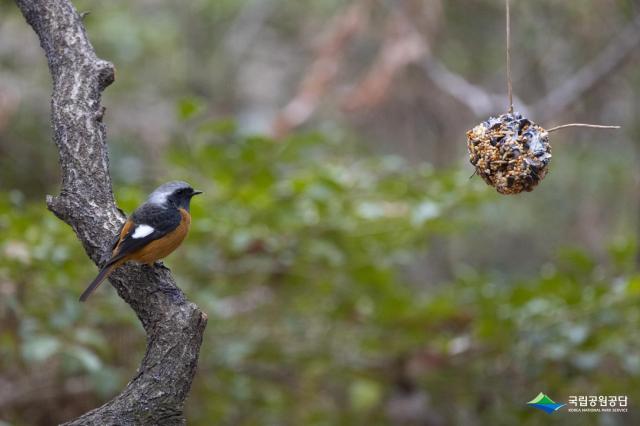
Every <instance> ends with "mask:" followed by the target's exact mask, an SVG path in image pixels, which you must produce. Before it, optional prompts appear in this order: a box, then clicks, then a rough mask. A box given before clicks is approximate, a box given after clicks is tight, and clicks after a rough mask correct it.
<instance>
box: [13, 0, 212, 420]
mask: <svg viewBox="0 0 640 426" xmlns="http://www.w3.org/2000/svg"><path fill="white" fill-rule="evenodd" d="M16 3H17V5H18V7H19V8H20V10H21V11H22V13H23V15H24V16H25V18H26V20H27V22H28V23H29V24H30V25H31V26H32V27H33V29H34V31H35V32H36V34H37V35H38V37H39V38H40V44H41V45H42V48H43V49H44V51H45V53H46V56H47V60H48V63H49V70H50V72H51V77H52V79H53V95H52V102H51V107H52V126H53V131H54V135H53V139H54V142H55V144H56V146H57V148H58V152H59V154H60V167H61V170H62V191H61V194H60V195H59V196H57V197H52V196H49V197H47V204H48V207H49V209H50V210H51V211H52V212H53V213H54V214H55V215H56V216H58V217H59V218H60V219H62V220H63V221H65V222H66V223H67V224H69V225H70V226H71V227H72V228H73V230H74V231H75V233H76V235H77V236H78V239H79V240H80V241H81V242H82V244H83V246H84V248H85V251H86V252H87V254H88V255H89V257H90V258H91V259H92V260H93V261H94V262H95V263H96V264H97V265H98V266H100V265H102V264H103V263H104V262H105V261H106V259H107V258H108V256H109V254H110V247H111V243H112V241H113V238H114V236H115V235H117V232H118V229H119V227H120V226H121V224H122V223H123V222H124V220H125V218H124V215H123V214H122V212H121V211H120V210H119V209H118V208H117V207H116V205H115V202H114V197H113V192H112V189H111V178H110V176H109V170H108V156H107V146H106V131H105V126H104V124H103V123H102V118H103V114H104V108H103V107H102V106H101V105H100V100H101V94H102V91H103V90H104V89H105V88H106V87H107V86H109V85H110V84H111V83H112V82H113V80H114V75H115V74H114V68H113V65H112V64H110V63H109V62H106V61H103V60H101V59H99V58H98V57H97V56H96V54H95V52H94V50H93V47H92V46H91V43H90V42H89V40H88V38H87V35H86V32H85V29H84V26H83V24H82V20H81V17H80V15H79V14H78V13H77V11H76V10H75V9H74V7H73V6H72V5H71V3H70V2H69V1H68V0H16ZM111 282H112V284H113V286H114V287H115V288H116V290H117V291H118V294H119V295H120V297H122V298H123V299H124V300H125V301H126V302H127V303H128V304H129V305H130V306H131V308H133V309H134V311H135V312H136V314H137V316H138V318H139V319H140V321H141V322H142V325H143V327H144V329H145V331H146V333H147V351H146V354H145V356H144V358H143V360H142V364H141V365H140V367H139V370H138V372H137V374H136V375H135V377H134V378H133V379H132V380H131V381H130V382H129V384H128V385H127V386H126V388H125V389H124V390H123V391H122V392H121V393H120V394H119V395H117V396H116V397H115V398H113V399H112V400H111V401H109V402H107V403H106V404H104V405H103V406H102V407H100V408H97V409H95V410H92V411H90V412H88V413H87V414H85V415H83V416H81V417H80V418H78V419H76V420H74V421H72V422H70V423H68V424H74V425H85V424H91V425H116V424H117V425H134V424H135V425H140V424H144V425H177V424H185V420H184V416H183V407H184V400H185V398H186V397H187V394H188V392H189V389H190V388H191V382H192V380H193V377H194V375H195V371H196V366H197V362H198V354H199V351H200V345H201V343H202V335H203V332H204V328H205V326H206V320H207V317H206V315H205V314H203V313H202V312H201V311H200V310H199V309H198V307H197V306H196V305H194V304H193V303H191V302H189V301H188V300H186V298H185V296H184V294H183V293H182V291H181V290H180V289H179V288H178V287H177V286H176V284H175V282H174V281H173V278H172V277H171V274H170V272H169V270H168V269H166V268H164V267H161V266H156V267H148V266H141V265H129V266H127V267H123V268H120V269H119V270H118V271H116V272H115V273H114V274H113V275H112V278H111ZM88 308H89V305H87V309H88Z"/></svg>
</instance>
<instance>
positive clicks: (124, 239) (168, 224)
mask: <svg viewBox="0 0 640 426" xmlns="http://www.w3.org/2000/svg"><path fill="white" fill-rule="evenodd" d="M197 194H202V191H196V190H194V189H193V188H192V187H191V185H189V184H188V183H186V182H180V181H175V182H169V183H165V184H164V185H161V186H159V187H158V188H157V189H156V190H155V191H153V192H152V193H151V195H149V198H148V199H147V201H145V203H144V204H142V205H141V206H140V207H138V208H137V209H136V210H135V211H134V212H133V214H132V215H131V216H130V217H129V218H128V219H127V221H126V222H125V223H124V225H122V229H121V230H120V237H119V238H118V240H117V241H116V243H115V244H114V246H113V252H112V253H111V258H110V259H109V261H108V262H107V263H106V264H105V265H104V266H103V267H102V269H100V272H99V273H98V276H97V277H96V278H95V279H94V280H93V281H92V282H91V284H89V286H88V287H87V289H86V290H85V291H84V292H83V293H82V295H81V296H80V301H81V302H84V301H85V300H87V298H88V297H89V295H91V293H92V292H93V291H94V290H95V289H96V288H97V287H98V286H99V285H100V284H101V283H102V282H103V281H104V280H105V279H106V278H107V277H109V275H110V274H111V273H112V272H113V271H114V269H116V268H117V267H119V266H120V265H122V264H123V263H125V262H128V261H130V260H131V261H134V262H137V263H146V264H148V265H153V263H154V262H156V261H157V260H160V259H163V258H165V257H167V256H168V255H169V254H171V253H172V252H173V251H174V250H175V249H176V248H178V246H180V244H181V243H182V241H183V240H184V238H185V237H186V236H187V233H188V232H189V226H190V224H191V215H190V213H189V205H190V202H191V197H193V196H194V195H197Z"/></svg>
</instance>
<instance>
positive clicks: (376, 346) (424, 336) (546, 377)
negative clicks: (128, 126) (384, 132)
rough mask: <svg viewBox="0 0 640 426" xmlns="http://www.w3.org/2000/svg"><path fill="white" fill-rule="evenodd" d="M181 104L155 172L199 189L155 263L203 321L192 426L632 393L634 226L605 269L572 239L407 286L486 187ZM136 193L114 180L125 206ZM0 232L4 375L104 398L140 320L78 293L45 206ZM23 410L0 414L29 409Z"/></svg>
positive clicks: (443, 414) (22, 206)
mask: <svg viewBox="0 0 640 426" xmlns="http://www.w3.org/2000/svg"><path fill="white" fill-rule="evenodd" d="M185 104H186V103H181V104H180V106H179V113H180V114H181V115H182V116H183V118H184V119H186V120H189V123H190V124H188V126H187V127H188V128H190V131H189V132H188V133H187V134H185V135H183V137H184V138H186V139H188V140H189V141H190V143H189V145H188V148H186V149H185V145H184V144H182V143H177V144H176V145H175V146H174V147H173V148H171V149H170V150H169V151H168V157H167V159H166V164H167V167H168V169H167V177H169V176H171V177H174V178H175V177H179V178H182V179H185V180H188V181H189V182H191V183H192V184H193V185H194V186H196V187H198V188H201V189H204V191H205V195H203V196H202V197H201V198H198V199H197V200H195V201H194V203H193V206H192V214H193V217H194V222H193V228H192V232H191V235H190V237H189V239H188V242H187V243H186V244H185V245H184V246H183V247H182V248H181V250H179V251H178V252H176V254H174V255H172V257H170V258H169V260H168V261H167V263H168V264H169V265H170V266H174V268H173V269H174V272H175V273H176V275H177V280H178V282H179V283H180V285H181V287H182V288H183V289H184V290H185V292H186V293H187V294H188V296H189V297H190V298H191V299H193V300H194V301H195V302H196V303H198V305H199V306H200V307H201V308H202V309H203V310H204V311H205V312H207V313H208V315H209V326H208V327H207V330H206V336H205V341H204V345H203V348H202V352H201V357H200V365H199V369H198V375H197V378H196V381H195V383H194V389H193V391H192V395H191V397H190V399H189V402H188V408H187V414H188V418H189V420H190V423H191V424H202V425H205V424H318V425H320V424H327V425H329V424H387V423H388V422H389V417H390V416H394V415H397V414H393V413H395V412H396V411H397V409H394V408H393V407H394V406H395V405H394V404H396V405H397V404H402V401H403V400H408V399H411V398H417V399H418V400H420V401H423V402H422V405H421V406H420V408H418V412H419V413H421V415H422V416H423V418H429V419H431V420H430V421H431V422H433V423H432V424H441V423H443V422H444V424H462V423H465V422H466V420H465V419H469V418H473V419H476V420H475V421H477V422H479V423H481V424H539V421H540V419H541V417H540V414H539V413H537V412H534V411H533V410H531V409H530V408H528V407H526V406H525V405H524V403H525V402H526V401H528V400H530V399H531V398H532V397H533V396H535V394H537V392H539V391H545V392H548V393H550V394H551V395H552V396H554V397H555V398H556V399H560V398H562V397H564V395H569V394H584V393H585V389H588V393H589V394H618V393H620V389H628V392H627V393H628V394H629V397H630V398H631V400H634V399H636V398H640V394H639V392H637V391H635V390H634V389H635V388H636V386H635V385H636V384H637V375H638V373H639V372H640V356H638V355H637V352H638V347H637V339H635V340H634V339H630V337H632V336H635V335H637V324H638V320H639V318H638V313H637V310H636V309H635V308H634V306H635V305H636V304H637V303H638V302H639V301H640V300H639V299H640V276H638V275H637V274H636V273H635V272H634V271H635V268H634V257H635V253H636V247H635V244H633V243H631V241H630V240H629V241H627V240H620V241H617V242H616V243H615V244H612V245H611V247H610V249H609V253H610V256H609V257H610V262H607V263H606V264H602V263H598V262H597V261H596V260H595V259H593V258H592V257H591V256H590V255H589V254H588V253H586V252H585V251H584V250H581V249H579V248H573V249H565V250H563V251H562V252H560V253H558V254H557V256H556V259H555V261H554V262H552V263H547V264H545V265H543V266H542V267H541V268H540V271H539V274H538V275H537V276H535V277H532V278H528V279H521V280H518V279H516V280H509V279H505V276H503V275H500V274H496V273H491V272H488V273H487V272H481V271H477V270H475V269H473V268H471V267H469V266H466V267H460V268H458V269H457V275H456V278H455V279H454V280H452V281H451V282H441V283H434V282H424V281H421V280H417V281H416V280H415V279H411V278H410V273H409V266H410V265H411V264H413V263H415V262H416V259H417V256H418V254H419V253H421V252H423V251H424V250H438V246H437V245H434V243H433V242H434V241H438V238H441V237H447V236H449V237H453V236H454V235H456V234H460V233H463V232H469V226H471V225H470V224H472V223H473V221H474V219H473V218H474V216H475V215H477V214H478V212H479V210H480V209H481V208H482V207H483V206H485V205H486V202H487V201H488V200H491V199H494V198H495V195H493V193H492V192H490V191H489V190H487V189H486V188H485V187H484V184H483V183H481V182H480V181H479V180H474V181H470V180H469V177H468V175H466V174H465V173H464V172H460V171H448V172H447V171H435V170H433V168H432V167H430V166H429V165H427V164H419V165H409V164H407V162H406V161H404V160H402V159H401V158H399V157H395V156H377V155H376V156H372V155H368V154H365V153H363V152H361V150H360V149H358V148H357V145H354V144H353V143H350V142H348V141H347V140H344V139H343V140H329V139H326V138H323V137H322V136H319V135H298V136H294V137H291V138H289V139H287V140H284V141H281V142H277V141H274V140H271V139H267V138H263V137H245V136H240V135H238V134H237V131H236V128H235V125H234V124H233V123H232V122H211V121H208V120H200V119H199V118H198V117H199V114H198V113H197V110H198V108H193V107H192V106H189V107H185V106H184V105H185ZM177 142H179V141H177ZM143 198H144V192H143V191H141V190H134V189H132V188H126V189H122V190H120V191H119V193H118V200H119V203H120V206H121V207H123V208H124V209H125V210H126V211H131V210H132V209H133V208H135V206H136V205H137V204H138V203H139V202H140V200H142V199H143ZM0 235H1V236H2V237H1V238H2V239H1V240H0V251H1V252H2V254H3V255H2V257H1V258H0V283H1V287H0V290H1V291H2V295H3V297H2V303H1V304H0V323H2V324H3V325H5V326H3V328H2V331H1V334H0V341H2V345H0V350H1V351H2V352H1V353H2V356H1V357H0V363H1V364H0V367H1V368H0V370H2V371H6V372H9V374H10V375H11V376H13V377H16V378H17V377H20V376H28V375H30V374H34V373H35V374H41V373H40V371H41V369H42V367H43V366H46V370H47V374H53V375H54V377H57V378H58V379H59V380H61V378H65V380H69V378H82V379H83V380H86V381H87V382H88V383H89V385H88V389H87V392H88V393H89V395H93V397H92V398H94V400H95V401H99V400H103V399H104V398H108V397H109V396H110V395H112V394H114V393H116V392H117V391H118V389H119V388H120V387H121V386H123V385H124V384H125V383H126V381H127V380H128V378H129V377H130V376H131V375H132V374H133V371H134V369H135V367H136V365H137V363H138V362H139V359H140V357H141V355H142V352H143V349H144V341H143V339H144V334H143V333H142V330H141V329H140V327H139V325H137V324H136V319H135V318H134V317H133V314H132V313H131V312H130V311H129V309H128V308H126V307H125V306H123V305H122V302H121V301H120V300H119V299H118V298H117V296H115V294H114V292H113V290H112V289H110V288H108V287H104V288H101V289H100V291H99V292H98V293H97V294H96V295H95V297H94V298H93V299H92V300H90V301H89V302H88V303H87V304H79V303H78V302H77V301H76V300H77V296H78V294H79V293H80V292H81V290H82V288H83V286H84V285H85V284H86V283H87V282H88V281H89V280H90V279H91V278H92V276H93V274H94V273H95V268H94V267H93V266H92V265H91V264H90V262H89V261H88V260H87V259H86V257H85V255H84V254H83V253H82V250H81V248H80V245H79V243H78V242H77V241H76V239H75V237H74V235H72V231H71V230H70V229H69V228H68V227H67V226H66V225H64V224H63V223H62V222H60V221H59V220H57V219H56V218H55V217H54V216H53V215H51V214H50V213H48V212H46V211H45V209H44V206H43V204H42V203H34V202H27V201H25V200H24V197H22V195H21V194H20V193H19V192H17V191H13V192H10V193H8V194H5V195H4V196H3V198H2V200H1V204H0ZM132 349H134V350H132ZM90 401H91V398H90ZM400 406H402V405H400ZM23 410H24V407H23V408H22V409H21V408H20V405H18V408H17V409H14V410H13V411H9V412H8V413H7V414H6V416H7V417H6V418H7V419H8V420H9V421H14V422H15V424H16V425H21V424H29V423H30V422H31V421H34V420H35V419H34V418H30V417H29V414H28V412H27V413H25V412H24V411H23ZM394 410H395V411H394ZM420 410H422V411H420ZM402 412H404V413H405V414H406V413H407V412H409V411H407V410H404V411H402ZM427 413H428V414H427ZM564 415H565V416H566V415H567V414H566V413H565V414H564ZM557 417H558V418H560V419H562V415H558V416H557ZM20 418H23V419H26V420H24V422H21V421H20V420H18V419H20ZM634 418H635V417H634ZM564 419H565V420H566V417H565V418H564ZM596 419H597V418H596V417H594V418H592V419H591V420H593V421H594V422H596ZM59 420H63V419H59ZM559 421H560V420H559ZM407 424H412V423H407ZM416 424H417V423H416ZM558 424H560V423H558ZM594 424H595V423H594Z"/></svg>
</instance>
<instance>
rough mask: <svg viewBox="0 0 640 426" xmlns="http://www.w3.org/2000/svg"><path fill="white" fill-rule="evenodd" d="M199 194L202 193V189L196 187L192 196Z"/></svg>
mask: <svg viewBox="0 0 640 426" xmlns="http://www.w3.org/2000/svg"><path fill="white" fill-rule="evenodd" d="M198 194H202V191H198V190H197V189H194V190H193V192H192V193H191V196H192V197H193V196H194V195H198Z"/></svg>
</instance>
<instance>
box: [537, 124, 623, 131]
mask: <svg viewBox="0 0 640 426" xmlns="http://www.w3.org/2000/svg"><path fill="white" fill-rule="evenodd" d="M566 127H591V128H592V129H619V128H620V126H603V125H601V124H587V123H569V124H563V125H561V126H556V127H552V128H550V129H547V132H549V133H551V132H555V131H556V130H560V129H564V128H566Z"/></svg>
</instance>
